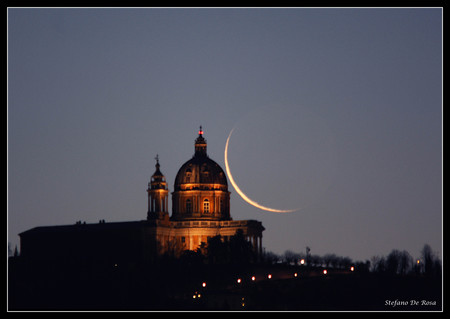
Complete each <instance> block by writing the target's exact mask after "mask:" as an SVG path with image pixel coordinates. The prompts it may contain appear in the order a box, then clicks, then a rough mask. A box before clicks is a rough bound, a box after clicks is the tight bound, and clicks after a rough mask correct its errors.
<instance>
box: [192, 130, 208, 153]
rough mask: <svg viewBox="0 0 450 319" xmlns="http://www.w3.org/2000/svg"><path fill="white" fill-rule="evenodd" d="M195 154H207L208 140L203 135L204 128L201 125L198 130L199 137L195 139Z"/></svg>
mask: <svg viewBox="0 0 450 319" xmlns="http://www.w3.org/2000/svg"><path fill="white" fill-rule="evenodd" d="M194 156H206V140H205V138H204V137H203V129H202V126H201V125H200V130H199V131H198V137H197V138H196V139H195V155H194Z"/></svg>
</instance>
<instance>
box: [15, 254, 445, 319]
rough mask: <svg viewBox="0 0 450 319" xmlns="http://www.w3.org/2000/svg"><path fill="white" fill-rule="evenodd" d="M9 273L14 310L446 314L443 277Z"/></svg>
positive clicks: (143, 270) (276, 271)
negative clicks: (437, 312)
mask: <svg viewBox="0 0 450 319" xmlns="http://www.w3.org/2000/svg"><path fill="white" fill-rule="evenodd" d="M8 270H9V271H8V273H9V278H8V279H9V280H8V303H9V304H8V308H9V310H126V311H133V310H137V311H145V310H149V311H157V310H169V311H171V310H173V311H180V310H186V311H198V310H209V311H214V310H219V311H236V310H238V311H246V310H251V311H441V310H442V299H441V298H442V288H441V280H440V278H431V277H425V276H423V275H417V274H416V275H407V276H399V275H387V274H373V273H369V272H367V271H363V272H362V271H358V270H357V269H355V271H343V270H333V269H328V272H327V274H326V275H324V274H323V269H320V268H314V269H309V268H307V267H304V266H288V265H262V264H246V265H214V266H211V265H210V266H208V265H198V264H177V263H176V262H173V261H172V262H161V263H159V264H158V265H151V266H149V265H147V266H139V265H128V266H127V267H122V266H121V265H117V264H114V265H102V266H98V267H97V268H96V269H93V268H92V267H90V268H87V267H83V266H82V265H77V266H76V267H70V266H68V265H52V266H50V265H46V266H43V265H41V266H39V265H28V264H26V263H24V262H21V261H20V259H16V260H11V261H10V264H9V269H8ZM295 274H297V275H295ZM269 275H271V276H270V277H271V278H269ZM253 276H254V280H252V277H253ZM239 279H240V280H239Z"/></svg>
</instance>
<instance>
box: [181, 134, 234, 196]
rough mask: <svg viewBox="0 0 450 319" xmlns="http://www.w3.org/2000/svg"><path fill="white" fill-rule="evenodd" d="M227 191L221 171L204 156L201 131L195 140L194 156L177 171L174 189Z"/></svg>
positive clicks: (217, 165)
mask: <svg viewBox="0 0 450 319" xmlns="http://www.w3.org/2000/svg"><path fill="white" fill-rule="evenodd" d="M186 188H187V189H210V188H211V189H222V190H227V189H228V183H227V177H226V175H225V172H224V171H223V169H222V168H221V167H220V166H219V164H217V163H216V162H215V161H213V160H212V159H210V158H209V157H208V155H207V154H206V140H205V139H204V137H203V131H202V130H200V131H199V136H198V137H197V139H196V140H195V154H194V156H193V157H192V158H191V159H190V160H188V161H187V162H186V163H184V164H183V165H182V166H181V168H180V169H179V170H178V173H177V176H176V178H175V184H174V189H175V190H179V189H186Z"/></svg>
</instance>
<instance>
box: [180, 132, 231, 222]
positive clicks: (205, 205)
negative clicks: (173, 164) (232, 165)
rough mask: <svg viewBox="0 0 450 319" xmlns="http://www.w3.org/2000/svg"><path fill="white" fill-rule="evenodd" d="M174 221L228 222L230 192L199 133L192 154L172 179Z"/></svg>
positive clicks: (220, 169)
mask: <svg viewBox="0 0 450 319" xmlns="http://www.w3.org/2000/svg"><path fill="white" fill-rule="evenodd" d="M172 200H173V207H172V209H173V214H172V218H173V219H196V218H201V219H204V218H207V219H229V218H230V217H229V201H230V200H229V192H228V183H227V177H226V175H225V172H224V171H223V169H222V168H221V167H220V166H219V164H217V163H216V162H215V161H213V160H212V159H210V158H209V156H208V155H207V153H206V140H205V138H204V137H203V131H202V129H201V127H200V131H199V134H198V137H197V139H196V140H195V154H194V156H193V157H192V158H191V159H190V160H188V161H187V162H185V163H184V164H183V165H182V166H181V168H180V169H179V170H178V173H177V175H176V177H175V184H174V192H173V196H172Z"/></svg>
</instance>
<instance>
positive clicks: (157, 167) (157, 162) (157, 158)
mask: <svg viewBox="0 0 450 319" xmlns="http://www.w3.org/2000/svg"><path fill="white" fill-rule="evenodd" d="M155 160H156V165H155V167H156V170H157V171H159V167H160V165H159V155H158V154H156V157H155Z"/></svg>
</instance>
